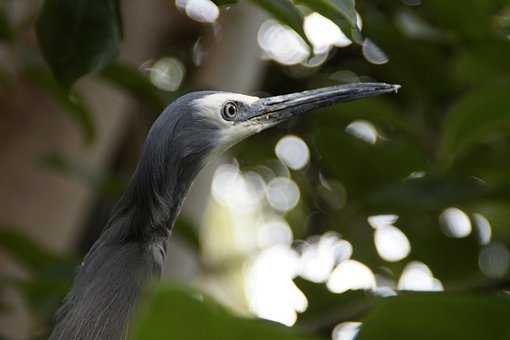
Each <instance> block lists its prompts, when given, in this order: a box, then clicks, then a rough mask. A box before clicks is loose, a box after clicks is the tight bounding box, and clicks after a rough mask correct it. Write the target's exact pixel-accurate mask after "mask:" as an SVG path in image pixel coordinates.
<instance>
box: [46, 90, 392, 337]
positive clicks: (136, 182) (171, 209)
mask: <svg viewBox="0 0 510 340" xmlns="http://www.w3.org/2000/svg"><path fill="white" fill-rule="evenodd" d="M399 87H400V86H399V85H392V84H387V83H376V82H374V83H353V84H346V85H336V86H331V87H324V88H319V89H314V90H307V91H302V92H297V93H291V94H285V95H278V96H273V97H265V98H259V97H254V96H248V95H243V94H239V93H231V92H219V91H200V92H192V93H189V94H186V95H184V96H182V97H180V98H178V99H176V100H175V101H174V102H172V103H171V104H169V105H168V106H167V107H166V109H165V110H164V111H163V112H162V113H161V114H160V116H159V117H158V118H157V119H156V121H155V122H154V123H153V125H152V127H151V128H150V130H149V133H148V135H147V137H146V139H145V142H144V146H143V150H142V153H141V157H140V161H139V163H138V165H137V167H136V170H135V172H134V174H133V176H132V178H131V180H130V183H129V185H128V187H127V189H126V191H125V192H124V194H123V195H122V196H121V198H120V199H119V201H118V202H117V204H116V205H115V207H114V208H113V210H112V213H111V215H110V218H109V219H108V221H107V223H106V225H105V227H104V229H103V232H102V233H101V235H100V236H99V238H98V240H97V241H96V242H95V243H94V244H93V246H92V247H91V249H90V250H89V252H88V253H87V255H86V256H85V258H84V260H83V262H82V263H81V265H80V267H79V269H78V271H77V274H76V276H75V278H74V280H73V284H72V286H71V289H70V291H69V292H68V294H67V296H66V298H65V300H64V302H63V304H62V306H61V307H60V309H59V310H58V312H57V315H56V318H55V326H54V328H53V331H52V333H51V335H50V339H51V340H90V339H97V340H106V339H108V340H118V339H126V338H127V334H128V328H129V323H130V320H131V319H132V317H133V314H134V311H135V309H136V308H135V307H136V306H137V302H138V299H139V297H140V294H141V292H142V290H143V288H144V286H145V285H146V283H147V282H149V281H150V280H154V279H157V278H159V277H160V276H161V274H162V268H163V265H164V262H165V258H166V253H167V245H166V242H167V240H168V238H169V236H170V232H171V230H172V228H173V225H174V223H175V220H176V218H177V216H178V214H179V212H180V210H181V206H182V202H183V199H184V197H185V195H186V193H187V192H188V189H189V188H190V185H191V184H192V182H193V179H194V178H195V177H196V175H197V174H198V173H199V171H200V170H201V169H202V168H203V166H204V165H205V164H206V163H207V162H208V160H210V159H211V157H214V156H215V155H218V154H220V153H222V152H224V151H225V150H227V149H228V148H229V147H231V146H233V145H234V144H236V143H239V142H240V141H242V140H243V139H245V138H247V137H249V136H251V135H254V134H257V133H259V132H261V131H263V130H265V129H267V128H269V127H272V126H274V125H276V124H278V123H280V122H283V121H285V120H288V119H289V118H291V117H295V116H299V115H302V114H304V113H305V112H309V111H312V110H315V109H318V108H321V107H325V106H329V105H332V104H335V103H339V102H347V101H352V100H356V99H361V98H364V97H369V96H375V95H381V94H386V93H391V92H397V90H398V89H399Z"/></svg>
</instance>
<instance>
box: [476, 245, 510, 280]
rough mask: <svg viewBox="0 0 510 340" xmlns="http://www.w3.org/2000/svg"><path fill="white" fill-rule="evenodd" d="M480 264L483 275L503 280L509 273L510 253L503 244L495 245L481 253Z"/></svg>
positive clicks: (487, 247) (489, 246)
mask: <svg viewBox="0 0 510 340" xmlns="http://www.w3.org/2000/svg"><path fill="white" fill-rule="evenodd" d="M478 264H479V266H480V270H481V271H482V273H483V274H484V275H485V276H487V277H489V278H493V279H498V278H502V277H504V276H505V275H506V273H507V272H508V267H509V265H510V253H509V252H508V248H507V247H506V246H505V245H504V244H502V243H494V244H490V245H488V246H486V247H485V248H483V249H482V250H481V251H480V256H479V258H478Z"/></svg>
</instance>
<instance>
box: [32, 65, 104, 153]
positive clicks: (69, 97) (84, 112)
mask: <svg viewBox="0 0 510 340" xmlns="http://www.w3.org/2000/svg"><path fill="white" fill-rule="evenodd" d="M25 74H26V76H27V77H29V78H30V79H31V80H32V81H33V82H34V83H36V84H37V85H39V86H40V88H41V89H42V90H43V91H45V92H46V93H47V94H48V95H49V96H50V98H52V99H53V100H55V101H56V102H57V104H59V105H60V106H61V107H62V108H63V109H64V110H65V112H66V113H67V114H69V116H70V117H71V119H72V120H74V121H75V123H76V124H78V126H79V128H80V129H81V133H82V139H83V141H84V143H85V144H91V143H93V142H94V140H95V138H96V127H95V125H94V119H93V117H92V113H91V112H90V111H89V109H88V107H87V106H86V105H85V102H84V101H83V99H82V98H81V97H80V96H79V95H78V94H76V93H71V94H70V93H68V92H66V91H65V90H64V89H63V88H62V87H61V86H59V85H58V83H57V82H56V81H55V80H54V79H53V78H52V77H51V75H50V74H49V73H48V72H47V71H44V70H42V69H38V68H28V69H26V70H25Z"/></svg>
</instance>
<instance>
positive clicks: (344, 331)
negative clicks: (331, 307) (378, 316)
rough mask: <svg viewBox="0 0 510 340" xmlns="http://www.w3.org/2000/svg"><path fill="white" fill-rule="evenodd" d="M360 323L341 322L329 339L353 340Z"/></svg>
mask: <svg viewBox="0 0 510 340" xmlns="http://www.w3.org/2000/svg"><path fill="white" fill-rule="evenodd" d="M360 326H361V322H354V321H347V322H342V323H340V324H338V325H336V326H335V328H333V332H332V335H331V338H332V339H333V340H354V339H355V338H356V335H357V334H358V332H359V328H360Z"/></svg>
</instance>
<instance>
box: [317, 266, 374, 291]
mask: <svg viewBox="0 0 510 340" xmlns="http://www.w3.org/2000/svg"><path fill="white" fill-rule="evenodd" d="M327 286H328V289H329V290H330V291H332V292H333V293H338V294H340V293H344V292H346V291H348V290H356V289H375V287H376V283H375V276H374V273H373V272H372V270H370V268H368V267H367V266H366V265H364V264H363V263H361V262H359V261H356V260H346V261H343V262H341V263H340V264H339V265H338V266H337V267H336V268H335V269H334V270H333V272H332V273H331V276H330V277H329V280H328V283H327Z"/></svg>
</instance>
